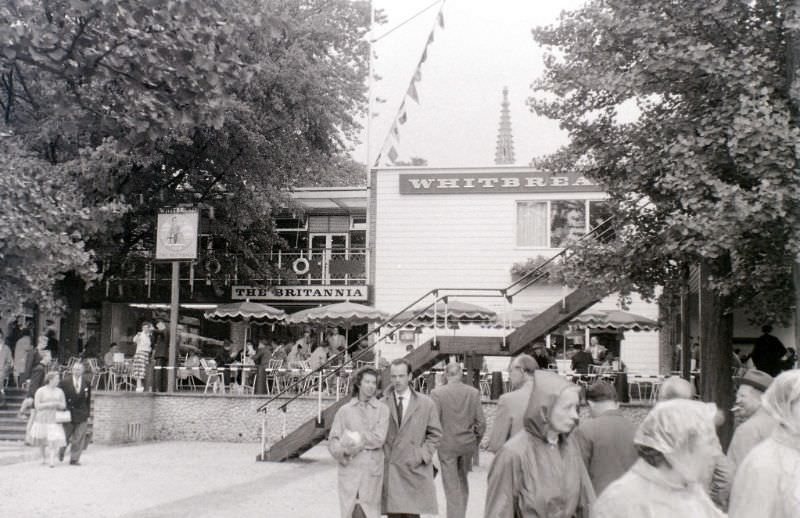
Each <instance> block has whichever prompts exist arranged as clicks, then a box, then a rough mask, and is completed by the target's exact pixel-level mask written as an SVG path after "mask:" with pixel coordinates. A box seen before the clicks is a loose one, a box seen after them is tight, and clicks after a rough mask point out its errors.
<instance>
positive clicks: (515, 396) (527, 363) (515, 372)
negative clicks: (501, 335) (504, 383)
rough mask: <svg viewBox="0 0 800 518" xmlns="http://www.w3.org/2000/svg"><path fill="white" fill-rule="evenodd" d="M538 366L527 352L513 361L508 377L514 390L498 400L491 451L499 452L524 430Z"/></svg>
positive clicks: (491, 436) (490, 440)
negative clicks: (524, 418)
mask: <svg viewBox="0 0 800 518" xmlns="http://www.w3.org/2000/svg"><path fill="white" fill-rule="evenodd" d="M538 367H539V366H538V364H537V363H536V360H534V359H533V357H532V356H530V355H527V354H520V355H519V356H517V357H516V358H514V359H513V360H512V361H511V364H510V365H509V367H508V377H509V380H510V381H511V387H512V388H513V389H514V391H513V392H509V393H507V394H503V395H502V396H500V399H498V400H497V412H496V414H495V418H494V425H493V426H492V433H491V435H490V436H489V445H488V447H487V449H488V450H489V451H490V452H492V453H497V450H499V449H500V448H502V446H503V445H504V444H505V443H506V441H507V440H508V439H510V438H511V437H512V436H514V435H515V434H516V433H517V432H519V431H520V430H522V418H523V417H524V416H525V410H526V409H527V408H528V401H529V400H530V399H531V391H533V373H534V372H535V371H536V369H537V368H538Z"/></svg>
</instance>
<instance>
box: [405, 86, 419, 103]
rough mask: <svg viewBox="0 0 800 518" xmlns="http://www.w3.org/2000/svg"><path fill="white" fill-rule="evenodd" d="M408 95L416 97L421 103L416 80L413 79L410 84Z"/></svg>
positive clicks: (417, 101) (415, 100) (416, 101)
mask: <svg viewBox="0 0 800 518" xmlns="http://www.w3.org/2000/svg"><path fill="white" fill-rule="evenodd" d="M407 93H408V96H409V97H411V98H412V99H414V102H415V103H417V104H419V96H418V95H417V87H416V86H414V81H411V84H410V85H408V92H407Z"/></svg>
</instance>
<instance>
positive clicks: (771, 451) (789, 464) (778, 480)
mask: <svg viewBox="0 0 800 518" xmlns="http://www.w3.org/2000/svg"><path fill="white" fill-rule="evenodd" d="M761 404H762V405H763V407H764V409H766V410H767V412H769V413H770V414H772V416H773V417H775V419H777V421H778V427H777V428H776V429H775V431H773V432H772V435H771V436H770V437H769V438H768V439H766V440H764V441H763V442H762V443H761V444H759V445H758V446H756V447H755V448H753V449H752V450H750V453H748V454H747V457H745V459H744V462H743V463H742V464H741V465H740V466H739V468H738V469H737V471H736V478H735V479H734V481H733V489H732V490H731V504H730V515H729V516H730V517H731V518H751V517H753V516H769V517H770V518H797V517H798V516H800V370H792V371H786V372H784V373H782V374H780V375H779V376H778V377H777V378H775V381H773V382H772V384H771V385H770V386H769V388H768V389H767V391H766V392H765V393H764V395H763V396H762V398H761Z"/></svg>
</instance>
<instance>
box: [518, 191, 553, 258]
mask: <svg viewBox="0 0 800 518" xmlns="http://www.w3.org/2000/svg"><path fill="white" fill-rule="evenodd" d="M517 246H538V247H547V202H546V201H545V202H538V201H521V202H518V203H517Z"/></svg>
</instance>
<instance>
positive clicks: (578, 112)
mask: <svg viewBox="0 0 800 518" xmlns="http://www.w3.org/2000/svg"><path fill="white" fill-rule="evenodd" d="M787 6H788V4H787V2H782V1H777V2H775V1H770V2H767V1H755V2H739V1H733V0H717V1H713V2H693V1H690V0H678V1H670V2H667V1H664V0H644V1H635V2H634V1H630V0H610V1H607V0H606V1H590V2H589V3H588V4H587V5H586V6H585V7H584V8H582V9H579V10H576V11H573V12H568V13H563V14H562V16H561V19H560V21H559V23H558V25H557V26H554V27H548V28H539V29H536V30H535V31H534V37H535V38H536V39H537V40H538V41H539V42H540V43H542V44H544V45H546V46H547V47H549V48H550V49H551V52H550V54H549V55H548V56H547V57H546V60H545V62H546V72H545V74H544V76H543V77H542V78H541V79H540V80H538V81H537V82H536V83H535V85H534V89H535V91H536V93H535V94H534V96H533V97H532V98H531V99H530V104H531V106H532V108H533V110H535V111H536V112H537V113H539V114H541V115H545V116H548V117H551V118H554V119H557V120H559V121H560V123H561V126H562V127H563V128H564V129H566V130H567V131H568V132H569V134H570V144H569V145H568V146H567V147H566V148H565V149H563V150H561V151H560V152H559V153H558V154H557V155H555V156H552V157H548V158H545V159H542V160H541V161H539V162H538V163H539V165H540V166H542V167H544V168H549V169H553V170H563V169H571V170H574V169H576V168H577V169H580V170H581V172H582V173H583V174H586V175H589V176H590V177H592V178H594V179H596V180H598V181H600V182H601V183H602V184H603V185H604V186H605V188H606V190H607V191H608V193H609V196H610V198H611V202H612V205H613V212H614V215H615V218H616V220H615V221H616V225H617V231H616V233H615V238H614V240H612V241H610V242H597V241H594V242H592V241H588V242H584V243H581V244H580V245H576V247H575V248H576V251H577V252H578V255H577V256H576V261H574V263H573V264H572V265H571V271H570V274H571V276H572V280H573V282H576V283H602V284H604V285H605V286H606V287H609V288H611V289H614V290H615V289H620V290H622V291H623V292H626V291H631V290H636V291H640V292H642V293H643V294H645V295H649V296H653V295H654V289H655V288H656V286H659V285H660V286H665V287H666V289H667V290H668V291H670V290H672V289H673V288H675V287H677V286H678V284H679V281H680V277H681V276H680V272H681V271H682V269H683V268H684V267H685V266H687V265H700V267H701V277H702V280H703V284H704V286H705V288H706V289H704V290H703V291H702V293H701V296H702V297H704V300H703V308H704V315H703V322H704V326H705V329H703V331H702V333H701V335H702V336H703V337H704V339H705V341H704V343H703V344H702V357H701V366H702V368H703V371H702V373H701V377H702V381H703V390H702V392H703V396H704V397H705V398H706V399H713V400H715V401H716V402H717V403H718V404H720V405H721V408H725V409H727V408H730V406H731V405H730V402H731V398H732V387H731V379H730V375H729V373H730V370H729V364H730V351H731V333H732V318H731V311H732V309H733V308H735V307H747V308H748V309H751V310H752V314H753V316H754V317H755V318H756V319H759V320H773V319H785V317H786V316H787V315H788V310H789V308H790V306H791V304H792V300H793V294H792V291H791V285H792V284H791V277H790V275H791V264H792V260H793V258H794V257H795V255H796V254H797V252H798V250H800V243H799V242H798V235H797V230H796V229H797V228H798V227H797V224H798V220H800V205H798V200H800V197H799V196H798V195H800V174H799V173H798V160H797V155H796V148H795V147H796V142H797V139H798V131H797V128H796V126H795V124H794V123H793V121H792V112H791V97H792V94H793V92H792V91H791V89H790V81H788V80H787V77H789V76H790V75H788V74H787V73H786V70H785V66H786V65H785V56H786V52H787V48H786V42H787V30H788V28H789V27H791V26H792V24H793V23H794V24H796V23H797V21H796V18H795V17H794V15H793V14H792V15H791V16H790V15H789V14H787V13H788V12H789V11H788V10H787ZM632 113H633V116H632V115H631V114H632ZM729 421H730V419H729Z"/></svg>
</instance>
